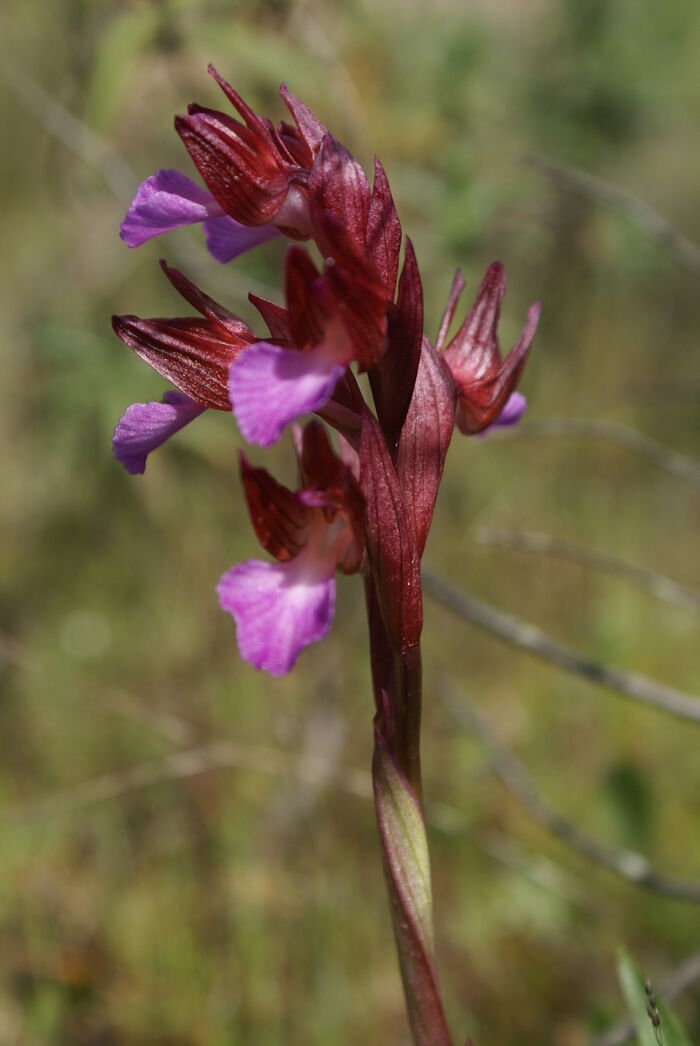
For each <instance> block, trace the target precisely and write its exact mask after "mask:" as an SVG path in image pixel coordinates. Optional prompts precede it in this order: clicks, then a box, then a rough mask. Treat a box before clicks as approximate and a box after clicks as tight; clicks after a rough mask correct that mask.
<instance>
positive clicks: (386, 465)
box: [360, 410, 423, 654]
mask: <svg viewBox="0 0 700 1046" xmlns="http://www.w3.org/2000/svg"><path fill="white" fill-rule="evenodd" d="M360 489H361V490H362V493H363V494H364V497H365V501H366V505H367V508H366V516H365V520H366V522H365V526H366V533H367V551H368V553H369V560H370V564H371V567H372V573H373V574H374V580H375V585H376V588H377V597H378V600H379V605H380V607H381V610H382V616H383V618H384V624H385V627H386V631H387V636H388V637H389V641H390V642H391V645H392V647H393V648H394V650H396V651H397V652H399V653H401V654H405V653H406V652H407V651H408V650H410V649H411V648H412V647H414V646H415V645H416V643H418V640H419V638H420V633H421V628H422V624H423V605H422V598H421V582H420V559H419V556H418V550H417V548H416V542H415V538H414V535H413V527H412V525H411V519H410V516H409V514H408V512H407V510H406V506H405V504H404V500H403V494H402V491H401V486H400V484H399V480H398V477H397V475H396V472H395V471H394V466H393V465H392V462H391V457H390V456H389V451H388V449H387V445H386V442H385V440H384V436H383V435H382V430H381V429H380V427H379V425H378V423H377V420H376V418H375V417H374V415H373V414H371V413H370V412H369V411H368V410H366V411H365V413H364V414H363V418H362V432H361V435H360Z"/></svg>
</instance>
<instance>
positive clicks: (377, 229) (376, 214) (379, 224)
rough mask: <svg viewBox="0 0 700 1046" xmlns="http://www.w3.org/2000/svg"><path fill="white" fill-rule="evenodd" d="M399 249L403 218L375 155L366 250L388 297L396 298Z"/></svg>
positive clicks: (389, 298) (390, 299)
mask: <svg viewBox="0 0 700 1046" xmlns="http://www.w3.org/2000/svg"><path fill="white" fill-rule="evenodd" d="M400 249H401V222H400V221H399V216H398V214H397V211H396V207H395V206H394V199H393V197H392V195H391V189H390V188H389V181H388V179H387V176H386V172H385V170H384V168H383V167H382V165H381V163H380V162H379V158H378V157H376V156H375V158H374V185H373V186H372V198H371V200H370V203H369V213H368V216H367V230H366V232H365V250H366V251H367V254H368V255H369V257H370V258H371V259H372V261H373V262H374V264H375V266H376V269H377V271H378V272H379V274H380V276H381V277H382V279H383V280H384V290H385V292H386V298H387V301H393V300H394V293H395V291H396V277H397V275H398V272H399V251H400Z"/></svg>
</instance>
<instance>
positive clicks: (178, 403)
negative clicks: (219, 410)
mask: <svg viewBox="0 0 700 1046" xmlns="http://www.w3.org/2000/svg"><path fill="white" fill-rule="evenodd" d="M204 410H206V407H203V406H202V405H201V404H200V403H197V402H196V401H195V400H193V399H190V397H189V396H186V395H185V393H184V392H166V393H165V395H164V396H163V401H162V402H161V403H155V402H151V403H132V404H131V406H130V407H127V409H126V411H125V413H124V414H123V415H122V417H121V418H120V419H119V422H118V424H117V427H116V428H115V430H114V436H113V437H112V449H113V451H114V456H115V458H116V459H117V461H118V462H120V464H122V465H123V466H124V468H125V469H126V471H127V472H130V473H131V474H132V476H134V475H137V474H138V473H142V472H144V471H145V469H146V458H147V457H148V455H149V454H150V452H151V451H152V450H155V449H156V447H159V446H160V445H161V443H165V441H166V439H169V438H170V436H173V435H174V434H175V433H176V432H179V431H180V429H181V428H184V426H185V425H189V423H190V422H191V421H194V419H195V418H196V417H198V416H199V415H200V414H201V413H202V411H204Z"/></svg>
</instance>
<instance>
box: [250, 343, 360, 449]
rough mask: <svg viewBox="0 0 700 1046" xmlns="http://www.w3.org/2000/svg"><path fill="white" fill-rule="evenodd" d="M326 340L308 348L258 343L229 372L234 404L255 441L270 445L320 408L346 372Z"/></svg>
mask: <svg viewBox="0 0 700 1046" xmlns="http://www.w3.org/2000/svg"><path fill="white" fill-rule="evenodd" d="M338 360H339V356H338V354H337V353H333V351H331V350H329V348H328V347H327V346H326V345H325V344H321V345H318V346H316V347H315V348H313V349H309V350H307V351H305V352H298V351H295V350H294V349H283V348H280V346H279V345H272V344H270V342H267V341H259V342H256V344H255V345H251V346H250V348H248V349H244V350H243V352H242V353H241V354H240V356H238V358H237V359H236V360H234V362H233V364H232V366H231V369H230V371H229V393H230V397H231V405H232V406H233V412H234V414H235V415H236V420H237V421H238V425H239V427H240V430H241V432H242V433H243V435H244V436H245V438H246V439H247V440H248V441H249V442H250V443H258V444H260V446H262V447H269V445H270V444H271V443H274V442H275V441H276V440H278V439H279V438H280V436H281V435H282V432H283V430H284V428H285V426H287V425H288V424H289V423H290V422H291V421H294V419H295V418H298V417H299V415H300V414H306V413H307V412H311V411H314V410H319V408H320V407H322V406H323V405H324V404H325V403H327V402H328V400H329V399H330V398H331V396H332V395H333V389H334V388H335V386H336V383H337V382H338V379H339V378H340V377H342V375H343V373H344V371H345V364H344V363H341V362H338Z"/></svg>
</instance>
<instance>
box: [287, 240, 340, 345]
mask: <svg viewBox="0 0 700 1046" xmlns="http://www.w3.org/2000/svg"><path fill="white" fill-rule="evenodd" d="M284 284H285V287H284V292H285V293H284V296H285V301H286V302H287V319H288V322H289V331H290V334H291V336H292V343H293V344H294V346H295V347H296V348H298V349H307V348H311V347H312V346H314V345H319V344H320V342H322V341H323V338H324V335H325V332H326V328H327V326H328V324H329V322H330V320H331V307H330V301H329V296H328V293H327V291H326V289H325V287H324V282H323V277H322V276H321V275H320V273H319V271H318V269H317V268H316V266H315V265H314V263H313V262H312V260H311V258H310V257H309V255H308V254H307V253H306V251H305V250H304V249H303V248H302V247H288V248H287V253H286V256H285V267H284Z"/></svg>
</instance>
